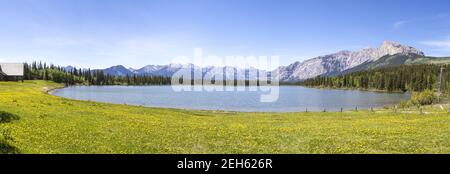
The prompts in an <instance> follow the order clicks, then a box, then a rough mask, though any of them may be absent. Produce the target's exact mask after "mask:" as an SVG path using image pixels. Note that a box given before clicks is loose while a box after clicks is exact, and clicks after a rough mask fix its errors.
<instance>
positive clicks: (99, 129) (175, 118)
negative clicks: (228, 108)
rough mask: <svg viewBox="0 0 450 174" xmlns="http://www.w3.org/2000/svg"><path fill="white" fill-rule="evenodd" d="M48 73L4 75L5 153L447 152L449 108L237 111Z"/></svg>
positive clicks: (0, 117)
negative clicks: (161, 104) (78, 88)
mask: <svg viewBox="0 0 450 174" xmlns="http://www.w3.org/2000/svg"><path fill="white" fill-rule="evenodd" d="M59 87H62V85H61V84H57V83H53V82H48V81H25V82H23V83H21V82H0V153H25V154H36V153H37V154H48V153H49V154H61V153H63V154H67V153H68V154H73V153H74V154H78V153H82V154H84V153H95V154H97V153H107V154H110V153H114V154H115V153H119V154H123V153H132V154H134V153H145V154H147V153H157V154H161V153H163V154H177V153H202V154H203V153H221V154H222V153H225V154H229V153H239V154H240V153H244V154H245V153H264V154H265V153H270V154H271V153H296V154H297V153H308V154H309V153H314V154H316V153H364V154H365V153H370V154H372V153H376V154H378V153H447V154H448V153H450V114H447V110H446V109H440V108H439V106H430V107H428V108H425V109H424V110H423V113H420V112H418V111H416V110H414V109H411V110H400V109H399V110H396V111H394V110H392V109H377V110H375V111H374V112H371V111H347V112H342V113H340V112H334V113H333V112H308V113H304V112H303V113H239V112H221V111H192V110H178V109H161V108H147V107H138V106H128V105H117V104H106V103H98V102H89V101H76V100H71V99H64V98H60V97H56V96H52V95H49V94H47V92H46V91H48V90H50V89H53V88H59Z"/></svg>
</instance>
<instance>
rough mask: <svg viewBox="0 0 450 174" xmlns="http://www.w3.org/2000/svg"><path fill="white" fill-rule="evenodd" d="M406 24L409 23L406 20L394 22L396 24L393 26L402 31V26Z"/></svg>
mask: <svg viewBox="0 0 450 174" xmlns="http://www.w3.org/2000/svg"><path fill="white" fill-rule="evenodd" d="M406 23H408V21H405V20H403V21H397V22H394V24H393V27H394V29H396V30H397V29H400V28H401V27H402V26H404V25H405V24H406Z"/></svg>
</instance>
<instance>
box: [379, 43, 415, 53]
mask: <svg viewBox="0 0 450 174" xmlns="http://www.w3.org/2000/svg"><path fill="white" fill-rule="evenodd" d="M378 51H380V52H381V53H383V54H384V55H395V54H417V55H421V56H424V54H423V52H422V51H420V50H418V49H416V48H414V47H410V46H405V45H402V44H400V43H398V42H394V41H384V42H383V44H382V45H381V46H380V47H379V48H378Z"/></svg>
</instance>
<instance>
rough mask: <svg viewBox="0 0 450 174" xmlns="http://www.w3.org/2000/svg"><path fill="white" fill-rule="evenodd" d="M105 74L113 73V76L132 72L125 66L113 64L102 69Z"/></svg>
mask: <svg viewBox="0 0 450 174" xmlns="http://www.w3.org/2000/svg"><path fill="white" fill-rule="evenodd" d="M103 72H104V73H105V74H109V75H114V76H126V75H132V74H134V73H133V72H131V70H129V69H127V68H125V67H124V66H122V65H117V66H113V67H110V68H106V69H104V70H103Z"/></svg>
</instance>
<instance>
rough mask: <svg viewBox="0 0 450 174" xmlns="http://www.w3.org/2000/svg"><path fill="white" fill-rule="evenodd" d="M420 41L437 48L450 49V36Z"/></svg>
mask: <svg viewBox="0 0 450 174" xmlns="http://www.w3.org/2000/svg"><path fill="white" fill-rule="evenodd" d="M419 43H420V44H423V45H427V46H430V47H433V48H434V49H436V50H441V51H450V36H448V37H447V38H445V39H442V40H429V41H422V42H419Z"/></svg>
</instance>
